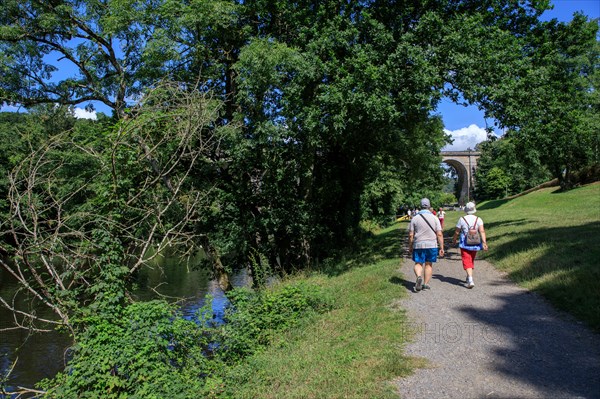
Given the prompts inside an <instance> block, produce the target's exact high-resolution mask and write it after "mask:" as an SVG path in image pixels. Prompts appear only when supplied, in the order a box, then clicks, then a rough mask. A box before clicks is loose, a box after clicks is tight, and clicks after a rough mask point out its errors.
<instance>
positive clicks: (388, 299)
mask: <svg viewBox="0 0 600 399" xmlns="http://www.w3.org/2000/svg"><path fill="white" fill-rule="evenodd" d="M400 234H401V233H400V232H399V231H398V226H397V225H396V226H395V227H393V228H391V229H388V230H385V231H383V232H381V233H380V234H378V235H377V236H376V237H375V238H374V239H373V240H371V242H370V243H369V245H367V246H366V247H365V250H364V251H363V252H362V253H360V254H358V256H352V257H349V258H348V259H347V260H345V261H343V262H340V263H336V264H335V265H330V267H327V269H326V270H325V271H322V272H315V273H312V274H311V275H309V276H304V277H298V278H303V279H307V280H309V281H310V282H312V283H316V284H318V285H320V286H321V287H323V289H324V290H325V291H326V293H327V295H331V296H332V297H333V298H334V301H335V305H334V310H332V311H331V312H329V313H327V314H325V315H320V316H316V317H314V318H312V319H311V320H310V322H308V323H306V325H304V326H303V327H302V328H299V329H296V330H294V331H292V332H290V333H289V334H286V335H285V336H282V337H280V338H279V340H278V342H277V343H276V344H275V345H273V346H271V347H270V348H269V349H267V350H266V351H265V352H263V353H261V354H259V355H256V356H253V357H252V358H251V359H250V361H249V362H247V363H245V364H244V365H243V366H241V367H239V368H238V369H237V370H236V371H235V373H234V376H233V377H234V386H233V390H232V394H233V396H234V397H235V398H266V399H267V398H303V399H310V398H357V399H358V398H395V397H397V394H395V393H394V388H393V386H392V384H391V383H390V381H392V380H393V379H394V378H396V377H398V376H404V375H408V374H410V372H411V370H412V369H414V367H416V366H421V365H422V361H421V360H418V359H411V358H406V357H404V356H403V354H402V348H403V346H404V344H405V341H406V339H407V338H408V334H409V333H408V332H407V331H404V329H405V324H404V323H405V322H406V316H405V314H404V311H402V310H401V308H400V306H399V304H398V301H399V299H400V298H401V297H403V296H405V295H406V289H405V288H404V287H403V286H402V285H401V283H402V281H403V280H402V279H401V278H400V277H399V276H400V275H399V272H398V268H399V265H400V259H399V258H398V255H399V254H400V253H401V252H400V247H399V235H400Z"/></svg>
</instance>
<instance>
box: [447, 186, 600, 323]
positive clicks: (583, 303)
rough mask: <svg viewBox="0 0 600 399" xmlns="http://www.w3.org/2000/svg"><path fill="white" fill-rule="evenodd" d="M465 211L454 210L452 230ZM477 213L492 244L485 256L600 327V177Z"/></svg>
mask: <svg viewBox="0 0 600 399" xmlns="http://www.w3.org/2000/svg"><path fill="white" fill-rule="evenodd" d="M462 215H463V213H459V212H448V215H447V217H446V223H447V225H446V235H451V234H452V233H451V232H450V230H453V226H455V225H456V221H457V220H458V218H459V217H460V216H462ZM477 215H478V216H480V217H481V218H482V219H483V220H484V223H485V230H486V233H487V236H488V245H489V248H490V250H489V251H488V252H487V253H485V252H484V253H482V258H487V260H489V261H490V262H491V263H492V264H494V266H496V267H497V268H498V269H500V270H502V271H504V272H506V273H507V274H508V276H509V277H510V278H511V279H512V280H513V281H515V282H516V283H518V284H519V285H521V286H523V287H525V288H527V289H529V290H532V291H536V292H539V293H540V294H541V295H543V296H544V297H545V298H546V299H548V300H549V301H550V302H551V303H552V304H553V305H554V306H555V307H556V308H558V309H561V310H564V311H566V312H568V313H570V314H572V315H573V316H575V317H576V318H577V319H579V320H581V321H583V322H585V323H586V324H588V325H589V326H590V327H592V328H593V329H594V330H596V331H600V289H598V285H599V283H600V183H594V184H589V185H586V186H583V187H579V188H576V189H574V190H571V191H567V192H559V191H558V190H557V188H555V187H554V188H546V189H542V190H539V191H535V192H533V193H530V194H527V195H525V196H522V197H519V198H515V199H512V200H497V201H489V202H484V203H481V204H479V205H478V207H477Z"/></svg>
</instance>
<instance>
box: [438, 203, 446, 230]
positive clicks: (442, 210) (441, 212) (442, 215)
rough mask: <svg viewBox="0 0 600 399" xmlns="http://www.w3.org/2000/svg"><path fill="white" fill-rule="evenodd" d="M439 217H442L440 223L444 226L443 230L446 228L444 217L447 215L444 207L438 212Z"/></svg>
mask: <svg viewBox="0 0 600 399" xmlns="http://www.w3.org/2000/svg"><path fill="white" fill-rule="evenodd" d="M437 217H438V219H440V225H441V226H442V231H443V230H444V218H445V217H446V212H444V209H443V208H440V209H439V210H438V213H437Z"/></svg>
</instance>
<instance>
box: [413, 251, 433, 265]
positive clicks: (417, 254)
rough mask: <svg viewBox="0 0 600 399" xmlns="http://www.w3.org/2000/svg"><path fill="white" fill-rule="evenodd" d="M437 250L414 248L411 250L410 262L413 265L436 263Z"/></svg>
mask: <svg viewBox="0 0 600 399" xmlns="http://www.w3.org/2000/svg"><path fill="white" fill-rule="evenodd" d="M437 256H438V249H437V248H418V249H417V248H415V249H413V254H412V260H413V261H414V262H415V263H420V264H423V263H425V262H431V263H433V262H437Z"/></svg>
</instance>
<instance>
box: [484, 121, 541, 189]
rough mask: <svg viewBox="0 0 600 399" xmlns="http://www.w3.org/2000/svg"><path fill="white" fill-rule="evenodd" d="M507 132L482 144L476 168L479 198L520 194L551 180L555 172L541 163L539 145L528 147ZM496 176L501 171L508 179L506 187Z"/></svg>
mask: <svg viewBox="0 0 600 399" xmlns="http://www.w3.org/2000/svg"><path fill="white" fill-rule="evenodd" d="M513 134H514V133H513V132H511V131H509V132H507V133H506V134H505V135H504V137H502V138H501V139H498V140H488V141H485V142H483V143H481V145H480V148H479V149H480V151H481V158H479V161H478V166H477V170H476V171H475V181H476V185H475V195H476V197H477V198H478V199H480V200H484V199H490V198H498V197H500V196H505V195H511V194H517V193H520V192H522V191H525V190H527V189H530V188H532V187H535V186H537V185H539V184H541V183H544V182H546V181H548V180H550V179H551V177H552V174H551V173H550V172H549V171H548V168H547V167H546V166H545V165H543V164H542V161H541V160H540V153H539V151H538V150H537V149H536V148H529V147H525V146H523V145H522V144H521V142H520V141H519V140H517V139H515V138H514V137H513ZM495 169H497V170H496V171H495V172H493V175H495V176H496V177H497V176H498V175H499V172H498V170H499V171H501V172H502V175H504V176H506V177H507V178H508V184H507V185H506V187H505V188H504V189H500V188H499V187H498V184H497V181H496V178H492V170H495Z"/></svg>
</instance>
